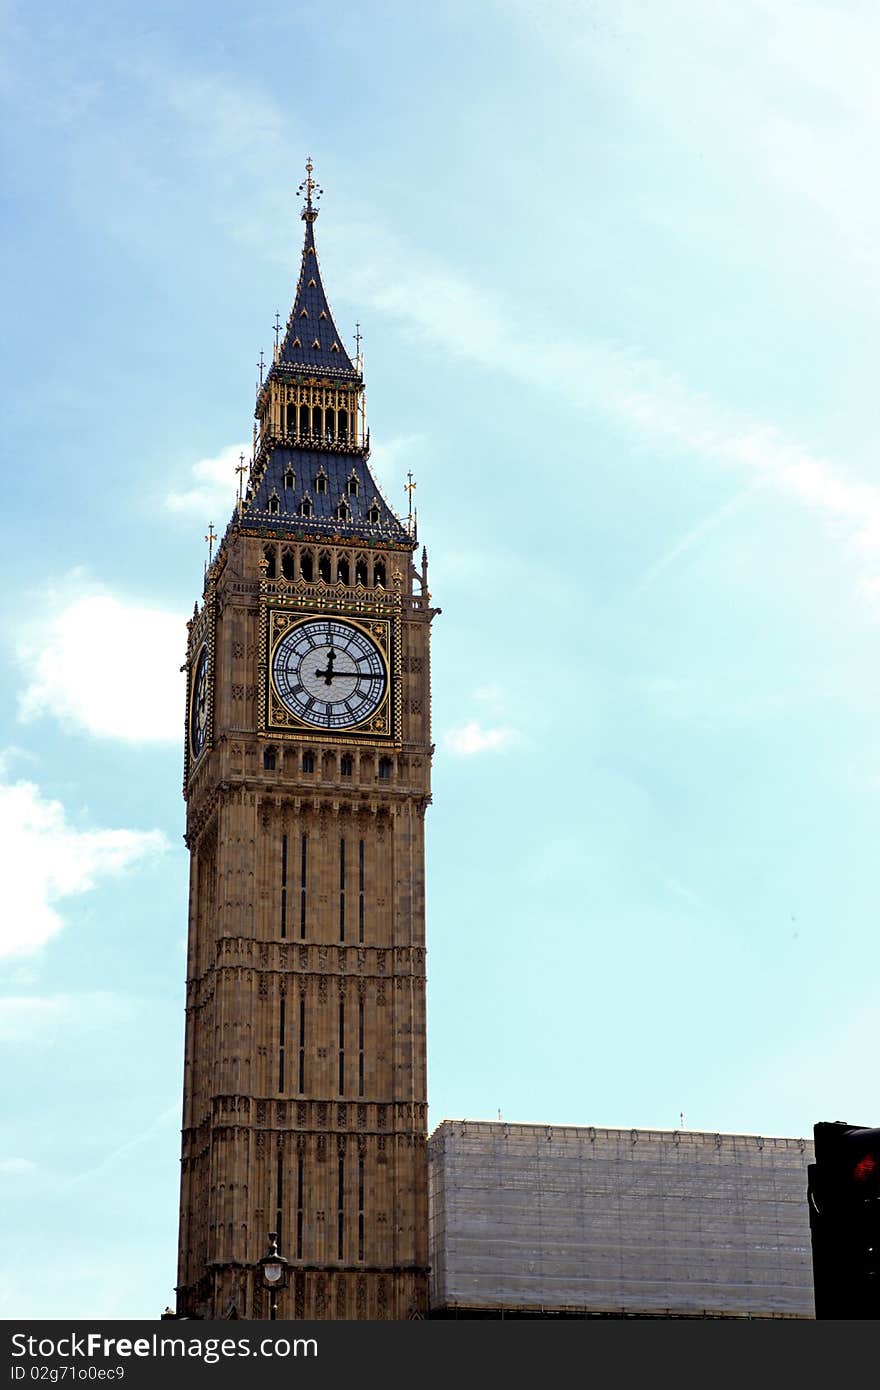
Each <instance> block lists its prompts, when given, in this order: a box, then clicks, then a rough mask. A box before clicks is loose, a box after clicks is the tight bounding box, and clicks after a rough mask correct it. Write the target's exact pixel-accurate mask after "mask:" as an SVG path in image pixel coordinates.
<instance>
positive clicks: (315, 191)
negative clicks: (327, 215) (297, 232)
mask: <svg viewBox="0 0 880 1390" xmlns="http://www.w3.org/2000/svg"><path fill="white" fill-rule="evenodd" d="M314 167H315V166H314V164H313V163H312V156H311V155H309V157H308V159H307V160H306V176H305V178H304V179H303V181H302V183H301V184H300V186H299V188H298V189H297V190H296V191H297V193H299V194H303V193H305V195H306V201H305V205H304V207H303V210H302V214H301V215H302V217H303V219H304V220H305V221H306V222H314V220H315V218H316V217H317V216H318V209H317V208H316V207H315V206H314V203H316V202H317V201H318V199H319V198H320V196H321V194H322V193H323V192H324V190H323V188H321V187H320V185H319V184H317V183H316V182H315V180H314V179H313V178H312V170H313V169H314ZM313 198H314V202H313V201H312V199H313Z"/></svg>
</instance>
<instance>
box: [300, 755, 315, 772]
mask: <svg viewBox="0 0 880 1390" xmlns="http://www.w3.org/2000/svg"><path fill="white" fill-rule="evenodd" d="M302 770H303V772H314V770H315V755H314V753H303V760H302Z"/></svg>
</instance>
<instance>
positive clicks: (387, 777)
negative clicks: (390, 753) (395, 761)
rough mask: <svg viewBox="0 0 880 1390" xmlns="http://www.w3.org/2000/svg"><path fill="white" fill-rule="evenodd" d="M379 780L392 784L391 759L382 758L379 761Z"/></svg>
mask: <svg viewBox="0 0 880 1390" xmlns="http://www.w3.org/2000/svg"><path fill="white" fill-rule="evenodd" d="M379 778H380V780H381V781H383V782H390V781H391V759H390V758H380V759H379Z"/></svg>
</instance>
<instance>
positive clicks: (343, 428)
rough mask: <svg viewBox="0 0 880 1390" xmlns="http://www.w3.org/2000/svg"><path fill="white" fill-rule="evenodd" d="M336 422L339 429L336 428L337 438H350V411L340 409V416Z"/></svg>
mask: <svg viewBox="0 0 880 1390" xmlns="http://www.w3.org/2000/svg"><path fill="white" fill-rule="evenodd" d="M336 423H337V430H336V437H337V439H348V411H347V410H340V412H339V416H338V419H337V422H336Z"/></svg>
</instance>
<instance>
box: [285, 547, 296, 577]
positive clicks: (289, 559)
mask: <svg viewBox="0 0 880 1390" xmlns="http://www.w3.org/2000/svg"><path fill="white" fill-rule="evenodd" d="M281 573H282V574H283V575H284V578H285V579H296V570H295V568H294V564H293V551H292V550H290V549H288V548H285V549H284V550H282V552H281Z"/></svg>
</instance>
